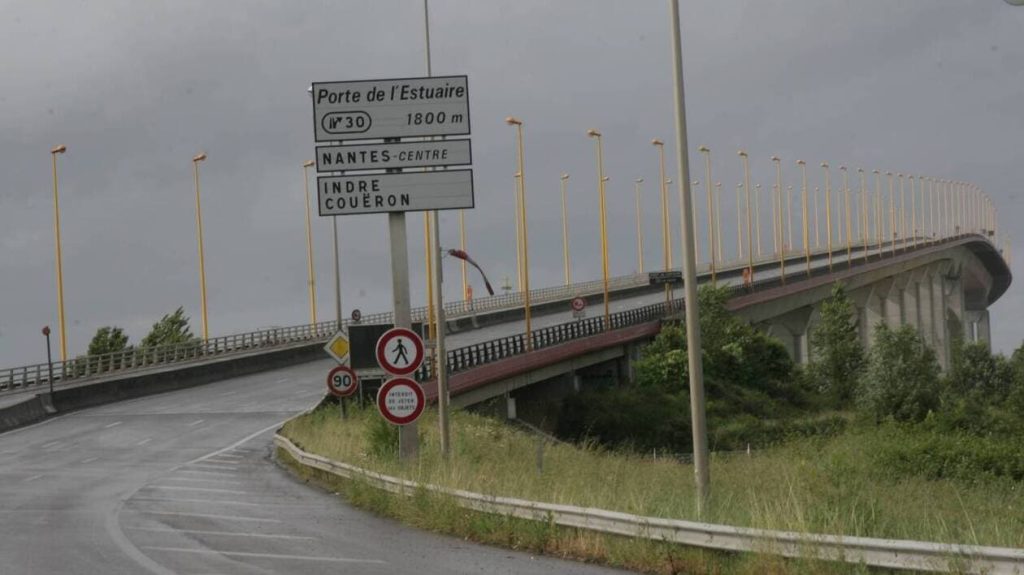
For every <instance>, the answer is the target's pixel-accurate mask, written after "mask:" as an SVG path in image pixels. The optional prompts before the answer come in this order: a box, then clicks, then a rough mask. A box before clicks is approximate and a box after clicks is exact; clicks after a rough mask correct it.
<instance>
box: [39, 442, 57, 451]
mask: <svg viewBox="0 0 1024 575" xmlns="http://www.w3.org/2000/svg"><path fill="white" fill-rule="evenodd" d="M58 445H60V442H59V441H51V442H50V443H47V444H44V445H43V446H42V449H49V448H51V447H56V446H58Z"/></svg>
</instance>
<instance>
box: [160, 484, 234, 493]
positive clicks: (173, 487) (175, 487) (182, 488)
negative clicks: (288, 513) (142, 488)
mask: <svg viewBox="0 0 1024 575" xmlns="http://www.w3.org/2000/svg"><path fill="white" fill-rule="evenodd" d="M146 487H149V488H150V489H169V490H173V491H202V492H205V493H233V494H236V495H248V494H249V492H248V491H239V490H237V489H213V488H209V487H187V486H185V485H147V486H146Z"/></svg>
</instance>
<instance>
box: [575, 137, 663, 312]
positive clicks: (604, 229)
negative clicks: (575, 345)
mask: <svg viewBox="0 0 1024 575" xmlns="http://www.w3.org/2000/svg"><path fill="white" fill-rule="evenodd" d="M587 137H588V138H593V139H594V141H595V143H596V145H597V197H598V215H599V217H600V218H601V278H602V284H603V286H604V329H605V330H606V331H607V330H609V329H611V309H610V307H609V302H608V217H607V213H606V212H605V203H604V183H605V177H604V150H603V149H602V146H601V132H599V131H597V130H595V129H593V128H591V129H589V130H587ZM662 181H664V180H662Z"/></svg>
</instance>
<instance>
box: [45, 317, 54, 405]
mask: <svg viewBox="0 0 1024 575" xmlns="http://www.w3.org/2000/svg"><path fill="white" fill-rule="evenodd" d="M43 334H44V335H46V366H47V368H48V369H49V371H50V401H51V402H52V401H53V355H52V354H51V353H50V330H49V329H46V330H44V331H43Z"/></svg>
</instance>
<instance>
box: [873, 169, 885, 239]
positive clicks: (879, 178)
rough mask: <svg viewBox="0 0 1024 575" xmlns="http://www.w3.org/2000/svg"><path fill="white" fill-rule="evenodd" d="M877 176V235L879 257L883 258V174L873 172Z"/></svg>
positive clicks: (876, 171)
mask: <svg viewBox="0 0 1024 575" xmlns="http://www.w3.org/2000/svg"><path fill="white" fill-rule="evenodd" d="M871 173H872V174H874V175H875V235H876V236H878V257H882V241H883V239H884V237H885V220H884V219H883V218H882V172H880V171H878V170H871Z"/></svg>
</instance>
